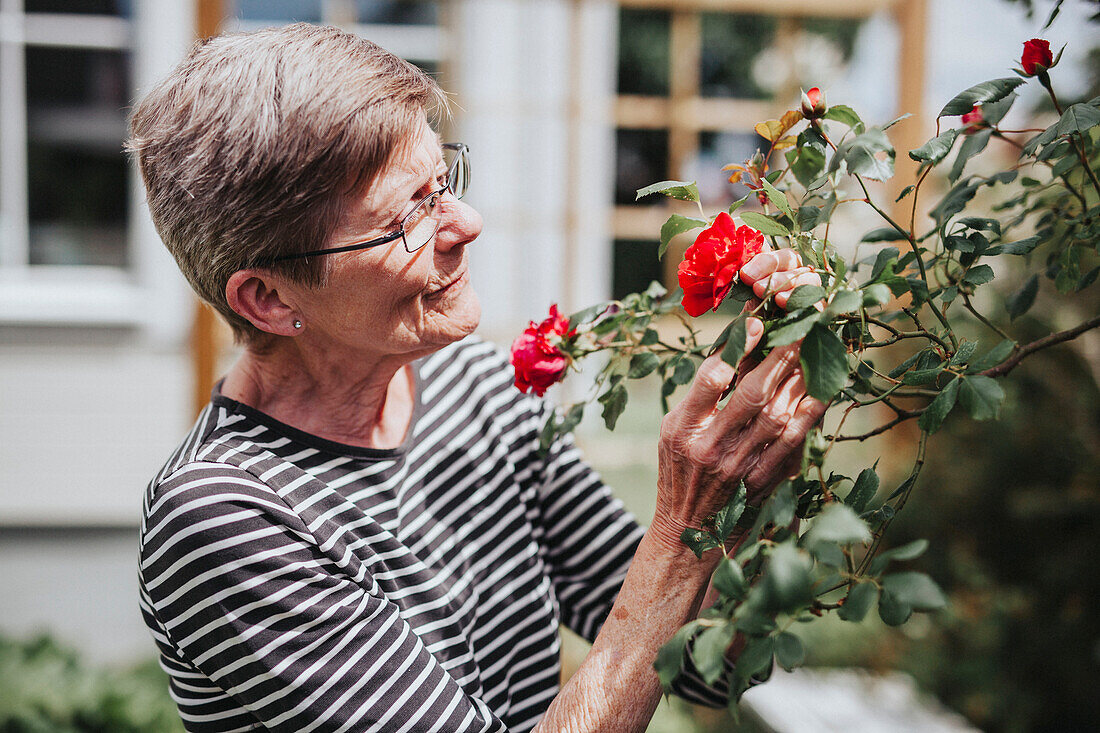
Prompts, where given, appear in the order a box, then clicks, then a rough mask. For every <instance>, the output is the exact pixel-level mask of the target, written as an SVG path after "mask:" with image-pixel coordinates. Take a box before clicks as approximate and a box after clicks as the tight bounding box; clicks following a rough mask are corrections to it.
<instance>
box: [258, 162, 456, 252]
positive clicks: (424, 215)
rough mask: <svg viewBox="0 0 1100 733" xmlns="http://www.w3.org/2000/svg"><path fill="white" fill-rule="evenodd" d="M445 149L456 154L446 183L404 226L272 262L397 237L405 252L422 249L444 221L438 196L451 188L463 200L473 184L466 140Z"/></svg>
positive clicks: (422, 201) (364, 246)
mask: <svg viewBox="0 0 1100 733" xmlns="http://www.w3.org/2000/svg"><path fill="white" fill-rule="evenodd" d="M443 149H444V150H445V151H451V152H452V153H453V154H454V158H453V160H451V162H450V164H449V165H448V166H447V183H446V184H445V185H444V186H443V187H442V188H440V189H439V190H438V191H432V192H431V193H430V194H428V195H427V196H425V197H424V198H422V199H420V201H419V203H417V205H416V206H414V207H413V210H412V211H410V212H409V213H408V215H406V216H405V218H404V219H402V220H401V226H400V227H398V228H397V231H394V232H390V233H389V234H386V235H384V236H381V237H378V238H377V239H368V240H366V241H364V242H354V243H352V244H345V245H343V246H340V247H332V248H331V249H315V250H312V251H310V252H295V253H294V254H289V255H282V256H280V257H276V258H275V259H273V260H271V262H283V261H285V260H297V259H301V258H303V257H315V256H318V255H330V254H335V253H337V252H352V251H354V250H357V249H369V248H371V247H378V246H381V245H383V244H388V243H390V242H392V241H394V240H396V239H401V240H402V242H403V243H404V245H405V251H406V252H408V253H409V254H412V253H413V252H416V251H417V250H419V249H422V248H423V247H424V245H426V244H427V243H428V242H430V241H432V238H433V237H435V234H436V232H438V231H439V224H440V222H441V221H442V220H443V207H442V206H440V205H439V199H440V198H442V197H443V195H444V194H445V193H447V192H448V191H450V192H451V194H452V195H453V196H454V197H455V198H456V199H461V198H462V197H463V196H465V195H466V189H467V188H469V187H470V148H469V147H468V146H467V145H466V144H465V143H443Z"/></svg>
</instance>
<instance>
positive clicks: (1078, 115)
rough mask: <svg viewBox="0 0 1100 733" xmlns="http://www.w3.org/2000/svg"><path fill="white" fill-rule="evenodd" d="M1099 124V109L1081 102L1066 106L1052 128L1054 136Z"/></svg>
mask: <svg viewBox="0 0 1100 733" xmlns="http://www.w3.org/2000/svg"><path fill="white" fill-rule="evenodd" d="M1097 125H1100V109H1097V108H1096V107H1093V106H1092V105H1089V104H1085V103H1084V102H1081V103H1079V104H1073V105H1070V106H1069V107H1067V108H1066V111H1065V112H1063V113H1062V117H1061V119H1059V120H1058V124H1057V125H1056V126H1055V128H1054V134H1055V136H1061V135H1070V134H1073V133H1075V132H1085V131H1087V130H1089V129H1091V128H1093V127H1096V126H1097Z"/></svg>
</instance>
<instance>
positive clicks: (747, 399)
mask: <svg viewBox="0 0 1100 733" xmlns="http://www.w3.org/2000/svg"><path fill="white" fill-rule="evenodd" d="M799 346H800V344H798V343H793V344H788V345H786V346H780V347H778V348H775V349H772V351H771V353H770V354H768V356H767V357H766V358H765V359H764V361H762V362H761V363H760V365H759V366H758V367H756V368H755V369H753V370H752V371H750V372H749V373H748V374H747V375H746V376H745V377H744V379H742V380H741V381H740V382H739V383H738V385H737V388H736V389H735V390H734V391H733V397H731V398H730V401H729V403H728V404H727V405H726V406H725V407H724V408H723V409H722V412H721V420H722V429H723V430H724V431H726V433H727V434H732V433H733V432H734V431H736V430H738V429H740V428H741V427H743V426H745V425H747V424H748V422H749V421H750V420H752V419H753V418H754V417H756V415H757V414H759V412H760V411H761V410H762V409H764V406H765V405H767V404H768V402H769V401H770V400H771V398H772V395H774V394H775V391H776V389H778V388H779V386H780V385H781V384H782V383H783V382H784V380H786V379H787V377H788V376H790V374H791V372H792V371H793V370H794V368H795V367H796V366H798V349H799Z"/></svg>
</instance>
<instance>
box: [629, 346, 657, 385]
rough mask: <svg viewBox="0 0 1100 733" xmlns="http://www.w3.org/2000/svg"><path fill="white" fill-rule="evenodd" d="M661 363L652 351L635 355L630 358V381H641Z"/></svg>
mask: <svg viewBox="0 0 1100 733" xmlns="http://www.w3.org/2000/svg"><path fill="white" fill-rule="evenodd" d="M660 363H661V360H660V359H659V358H658V357H657V355H656V354H654V353H653V352H652V351H643V352H641V353H640V354H635V355H634V356H632V357H631V358H630V368H629V369H628V370H627V372H626V376H627V377H629V378H630V379H641V378H642V377H644V376H646V375H648V374H651V373H652V372H653V370H654V369H656V368H657V365H658V364H660Z"/></svg>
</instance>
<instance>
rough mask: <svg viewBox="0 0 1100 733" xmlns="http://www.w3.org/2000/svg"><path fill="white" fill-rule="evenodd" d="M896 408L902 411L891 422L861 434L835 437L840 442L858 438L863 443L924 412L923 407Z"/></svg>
mask: <svg viewBox="0 0 1100 733" xmlns="http://www.w3.org/2000/svg"><path fill="white" fill-rule="evenodd" d="M895 409H897V410H898V412H899V413H901V414H899V415H898V416H897V417H895V418H894V419H893V420H891V421H890V422H887V423H884V424H882V425H879V426H878V427H877V428H875V429H874V430H868V431H867V432H866V433H861V434H859V435H838V436H836V437H835V440H836V442H838V443H839V442H842V441H846V440H858V441H859V442H861V443H862V442H863V441H865V440H867V439H868V438H873V437H875V436H876V435H882V434H883V433H885V432H886V431H887V430H889V429H890V428H892V427H894V426H895V425H900V424H901V423H903V422H905V421H906V420H912V419H913V418H914V417H918V416H919V415H920V414H921V413H922V412H924V410H923V409H921V410H902V409H900V408H895Z"/></svg>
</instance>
